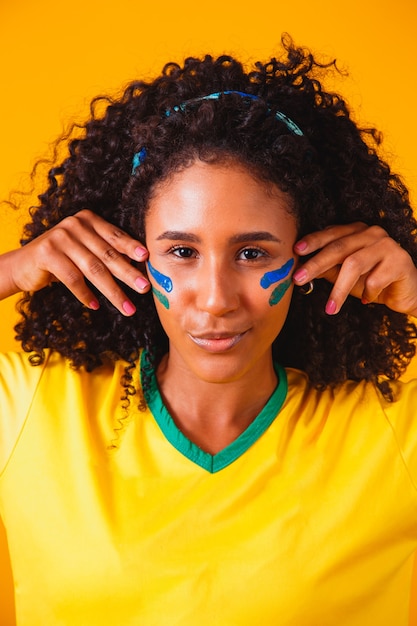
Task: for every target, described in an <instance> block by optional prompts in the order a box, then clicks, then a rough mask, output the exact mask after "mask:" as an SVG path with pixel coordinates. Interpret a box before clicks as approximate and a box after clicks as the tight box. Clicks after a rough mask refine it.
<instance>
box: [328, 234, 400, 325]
mask: <svg viewBox="0 0 417 626" xmlns="http://www.w3.org/2000/svg"><path fill="white" fill-rule="evenodd" d="M410 264H412V262H411V259H410V257H409V255H408V254H407V253H406V252H405V251H404V250H402V249H401V248H400V247H399V246H398V244H396V242H395V241H393V240H392V239H390V238H387V239H384V240H383V241H382V240H381V241H379V242H375V243H374V244H373V245H371V246H368V247H367V248H362V249H360V250H359V251H357V252H356V253H354V254H352V255H350V256H349V257H348V258H347V259H345V261H344V262H343V263H342V265H341V266H340V268H339V271H338V275H337V278H336V280H334V285H333V288H332V291H331V293H330V296H329V300H328V302H327V305H326V311H327V312H328V313H330V314H334V313H338V312H339V311H340V309H341V307H342V305H343V303H344V302H345V300H346V298H347V296H348V295H349V294H350V295H353V296H356V297H358V298H360V299H361V300H362V302H363V303H364V304H365V303H369V302H380V303H384V304H387V305H389V306H391V308H393V307H392V304H393V301H391V302H389V301H388V289H389V288H390V289H391V291H392V292H394V291H396V292H397V294H399V292H400V290H399V285H400V284H401V282H404V281H405V280H406V279H407V276H408V275H409V274H410ZM324 278H328V276H327V275H325V276H324ZM405 289H406V287H405Z"/></svg>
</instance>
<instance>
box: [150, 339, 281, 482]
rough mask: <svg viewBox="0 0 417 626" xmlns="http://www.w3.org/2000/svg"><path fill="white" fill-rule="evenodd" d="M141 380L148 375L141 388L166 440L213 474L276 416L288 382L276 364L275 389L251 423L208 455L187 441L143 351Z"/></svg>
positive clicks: (230, 460)
mask: <svg viewBox="0 0 417 626" xmlns="http://www.w3.org/2000/svg"><path fill="white" fill-rule="evenodd" d="M140 367H141V379H142V382H143V379H144V376H145V377H146V378H147V385H146V389H145V390H144V395H145V400H146V403H147V405H148V407H149V409H150V411H151V413H152V415H153V416H154V418H155V420H156V422H157V424H158V426H159V428H160V429H161V431H162V433H163V435H164V436H165V438H166V439H167V440H168V441H169V443H170V444H171V445H172V446H174V448H176V450H178V452H180V453H181V454H183V455H184V456H185V457H187V459H189V460H190V461H192V462H193V463H196V464H197V465H199V466H200V467H202V468H203V469H205V470H207V471H208V472H210V473H212V474H214V473H215V472H219V471H220V470H222V469H224V468H225V467H227V466H228V465H230V464H231V463H233V462H234V461H236V459H238V458H239V457H240V456H242V455H243V454H244V453H245V452H246V451H247V450H248V449H249V448H250V447H251V446H252V445H253V444H254V443H255V442H256V441H257V440H258V439H259V438H260V437H261V435H263V433H264V432H265V431H266V430H267V429H268V428H269V426H270V425H271V424H272V422H273V421H274V419H275V418H276V416H277V415H278V413H279V411H280V409H281V407H282V405H283V403H284V400H285V398H286V396H287V390H288V384H287V375H286V373H285V370H284V368H283V367H282V366H281V365H279V364H277V363H275V364H274V367H275V372H276V374H277V377H278V384H277V386H276V388H275V391H274V392H273V394H272V395H271V397H270V398H269V400H268V402H267V403H266V405H265V406H264V408H263V409H262V411H261V412H260V413H258V415H257V416H256V417H255V419H254V420H253V422H252V423H251V424H249V426H248V427H247V428H246V429H245V430H244V431H243V433H241V434H240V435H239V437H237V439H235V440H234V441H233V442H232V443H231V444H229V445H228V446H226V447H225V448H223V450H220V452H217V454H209V453H208V452H204V450H201V448H199V447H198V446H197V445H196V444H195V443H193V442H192V441H190V440H189V439H188V438H187V437H186V436H185V435H184V434H183V433H182V432H181V431H180V430H179V428H178V427H177V425H176V424H175V422H174V420H173V419H172V417H171V415H170V414H169V412H168V409H167V408H166V406H165V405H164V402H163V400H162V397H161V394H160V392H159V389H158V383H157V380H156V376H155V372H154V370H153V368H152V365H151V364H150V363H149V360H148V356H147V354H146V352H145V351H143V352H142V355H141V363H140Z"/></svg>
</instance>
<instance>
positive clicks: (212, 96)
mask: <svg viewBox="0 0 417 626" xmlns="http://www.w3.org/2000/svg"><path fill="white" fill-rule="evenodd" d="M229 94H234V95H236V96H240V97H241V98H248V99H249V100H262V98H261V97H260V96H256V95H254V94H253V93H246V92H244V91H234V90H229V91H217V92H216V93H209V94H208V95H207V96H201V97H199V98H193V99H191V100H185V102H182V103H181V104H177V105H176V106H174V107H172V109H167V110H166V111H165V115H166V117H169V116H170V115H171V114H172V113H173V112H175V113H177V112H178V111H182V112H184V111H185V110H186V108H187V106H188V105H190V104H194V103H196V102H202V101H203V100H219V98H220V96H223V95H226V96H227V95H229ZM268 111H269V112H271V109H270V107H268ZM274 115H275V118H276V119H277V120H278V121H279V122H283V123H284V124H285V126H286V127H287V128H288V130H290V131H291V132H292V133H294V135H299V136H300V137H302V136H303V135H304V133H303V131H302V130H301V128H300V127H299V126H297V124H296V123H295V122H293V121H292V119H290V118H289V117H288V116H287V115H285V113H282V111H275V113H274Z"/></svg>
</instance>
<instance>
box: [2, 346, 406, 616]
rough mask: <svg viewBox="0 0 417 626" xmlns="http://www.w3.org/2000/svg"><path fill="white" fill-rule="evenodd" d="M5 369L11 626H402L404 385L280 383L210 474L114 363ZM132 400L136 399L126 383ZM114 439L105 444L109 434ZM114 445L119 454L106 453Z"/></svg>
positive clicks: (203, 458) (292, 379) (14, 364)
mask: <svg viewBox="0 0 417 626" xmlns="http://www.w3.org/2000/svg"><path fill="white" fill-rule="evenodd" d="M26 359H27V357H26V356H22V355H19V354H7V355H3V356H1V357H0V372H1V374H0V432H1V437H0V440H1V445H0V471H1V475H0V512H1V515H2V517H3V520H4V523H5V526H6V528H7V533H8V541H9V547H10V554H11V560H12V565H13V572H14V579H15V589H16V611H17V623H18V625H19V626H55V625H58V624H59V625H61V624H62V625H65V626H131V625H140V626H196V625H198V626H209V625H210V626H214V625H215V626H246V625H248V626H249V625H251V626H253V625H254V624H256V625H257V626H272V625H273V626H275V625H276V624H277V625H279V626H335V625H336V624H337V626H405V625H406V624H408V623H409V611H410V594H411V578H412V565H413V555H414V552H415V550H416V545H417V493H416V480H417V423H416V424H415V423H414V421H415V420H414V412H415V407H416V406H417V383H415V382H410V383H407V384H398V390H397V392H398V398H399V399H398V401H397V402H395V403H393V404H390V403H386V402H385V401H384V400H383V399H382V398H381V397H380V395H379V394H378V392H377V391H376V390H375V389H374V387H373V386H372V385H370V384H366V383H359V384H357V383H352V382H347V383H346V384H344V385H342V386H340V387H339V388H338V389H337V391H335V392H332V391H331V390H327V391H325V392H319V391H316V390H314V389H312V388H311V387H310V386H309V384H308V381H307V379H306V377H305V375H304V374H303V373H301V372H298V371H295V370H288V371H287V378H288V389H287V383H286V376H285V372H284V371H283V370H281V369H280V370H279V372H278V374H279V377H280V384H279V385H278V387H277V390H276V391H275V393H274V395H273V396H272V397H271V398H270V400H269V402H268V404H267V405H266V407H265V408H264V409H263V411H262V412H261V414H260V415H258V417H257V418H256V420H255V421H254V423H253V424H252V425H251V426H250V427H249V429H248V430H247V431H245V433H243V434H242V435H241V437H239V439H238V440H237V441H236V442H234V443H233V444H231V446H229V447H228V448H226V450H223V451H222V452H221V453H219V454H218V455H215V456H214V457H213V456H211V455H208V454H206V453H204V452H202V451H201V450H199V449H198V448H197V447H196V446H195V445H194V444H192V443H191V442H189V441H188V440H187V439H186V438H185V437H184V435H182V434H181V433H180V432H179V431H178V430H177V429H176V427H175V425H174V423H173V422H172V420H171V418H170V416H169V415H168V413H167V410H166V409H165V407H164V406H163V404H162V401H161V398H160V396H159V393H158V390H157V387H156V383H155V381H153V384H152V386H151V389H150V390H149V392H148V396H147V399H148V410H146V411H142V412H141V411H140V410H139V409H137V408H136V402H135V397H133V398H132V402H131V410H130V413H129V415H128V416H126V414H125V413H124V412H123V408H122V406H121V401H120V397H121V395H122V390H121V387H120V377H121V375H122V373H123V368H124V364H123V363H119V364H116V366H115V367H113V366H111V367H110V366H106V367H102V368H100V369H98V370H96V371H94V372H93V373H86V372H84V371H83V370H81V371H74V370H73V369H71V368H70V367H69V365H68V364H67V363H66V362H65V360H64V359H62V358H61V357H60V356H59V355H56V354H52V355H48V357H47V359H46V361H45V363H44V365H42V366H39V367H31V366H30V365H28V363H27V360H26ZM136 384H137V385H139V382H136ZM115 433H117V434H115ZM115 440H116V442H117V445H116V447H114V446H113V447H112V442H113V443H114V442H115Z"/></svg>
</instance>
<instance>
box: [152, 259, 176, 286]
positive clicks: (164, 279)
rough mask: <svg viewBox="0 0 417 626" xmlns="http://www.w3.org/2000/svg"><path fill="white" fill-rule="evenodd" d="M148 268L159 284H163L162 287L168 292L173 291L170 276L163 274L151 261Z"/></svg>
mask: <svg viewBox="0 0 417 626" xmlns="http://www.w3.org/2000/svg"><path fill="white" fill-rule="evenodd" d="M147 266H148V270H149V272H150V274H151V275H152V276H153V277H154V279H155V280H156V282H157V283H158V285H161V287H162V289H164V290H165V291H166V292H167V293H170V291H172V280H171V279H170V277H169V276H165V274H161V272H158V270H156V269H155V268H154V267H152V265H151V262H150V261H148V262H147Z"/></svg>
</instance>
